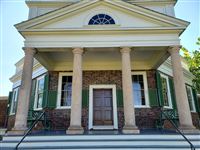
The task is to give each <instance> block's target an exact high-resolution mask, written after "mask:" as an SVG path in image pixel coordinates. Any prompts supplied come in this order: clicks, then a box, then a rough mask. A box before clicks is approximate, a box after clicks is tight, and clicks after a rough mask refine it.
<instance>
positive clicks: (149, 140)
mask: <svg viewBox="0 0 200 150" xmlns="http://www.w3.org/2000/svg"><path fill="white" fill-rule="evenodd" d="M186 136H187V137H188V138H189V139H190V141H191V142H192V143H193V144H194V146H195V147H196V148H197V149H199V150H200V135H186ZM21 138H22V137H21V136H7V137H3V141H2V142H1V143H0V146H1V148H2V150H8V149H10V148H14V147H15V146H16V145H17V142H18V141H19V140H21ZM19 149H69V150H70V149H73V150H76V149H79V150H80V149H82V150H86V149H93V150H95V149H96V150H101V149H104V150H112V149H115V150H116V149H120V150H126V149H127V150H128V149H132V150H134V149H144V150H151V149H159V150H162V149H163V150H167V149H168V150H169V149H171V150H186V149H187V150H190V145H189V144H188V143H187V142H186V141H185V140H184V139H183V137H182V136H180V135H62V136H28V137H26V139H25V141H24V142H22V143H21V144H20V146H19Z"/></svg>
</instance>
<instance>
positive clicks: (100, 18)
mask: <svg viewBox="0 0 200 150" xmlns="http://www.w3.org/2000/svg"><path fill="white" fill-rule="evenodd" d="M88 24H89V25H108V24H115V21H114V19H113V18H112V17H110V16H108V15H106V14H98V15H95V16H93V17H92V18H91V19H90V21H89V23H88Z"/></svg>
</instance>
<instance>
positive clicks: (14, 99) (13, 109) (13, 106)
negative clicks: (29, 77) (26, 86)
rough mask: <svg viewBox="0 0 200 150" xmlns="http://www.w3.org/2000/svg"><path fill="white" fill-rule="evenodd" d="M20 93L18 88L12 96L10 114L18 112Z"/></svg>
mask: <svg viewBox="0 0 200 150" xmlns="http://www.w3.org/2000/svg"><path fill="white" fill-rule="evenodd" d="M18 93H19V88H16V89H14V90H13V96H12V101H11V107H10V114H15V112H16V109H17V99H18Z"/></svg>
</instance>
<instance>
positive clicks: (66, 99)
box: [57, 72, 73, 109]
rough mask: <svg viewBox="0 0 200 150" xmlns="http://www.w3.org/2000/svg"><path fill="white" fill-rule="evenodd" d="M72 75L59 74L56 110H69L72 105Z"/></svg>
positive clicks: (66, 73)
mask: <svg viewBox="0 0 200 150" xmlns="http://www.w3.org/2000/svg"><path fill="white" fill-rule="evenodd" d="M72 78H73V76H72V73H68V72H65V73H62V72H61V73H59V82H58V95H57V109H70V108H71V103H72V99H71V98H72V80H73V79H72Z"/></svg>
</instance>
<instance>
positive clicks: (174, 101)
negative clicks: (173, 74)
mask: <svg viewBox="0 0 200 150" xmlns="http://www.w3.org/2000/svg"><path fill="white" fill-rule="evenodd" d="M169 88H170V93H171V100H172V105H173V109H175V110H177V106H176V96H175V90H174V81H173V79H172V78H169Z"/></svg>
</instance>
